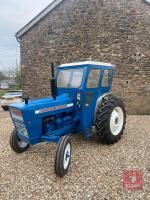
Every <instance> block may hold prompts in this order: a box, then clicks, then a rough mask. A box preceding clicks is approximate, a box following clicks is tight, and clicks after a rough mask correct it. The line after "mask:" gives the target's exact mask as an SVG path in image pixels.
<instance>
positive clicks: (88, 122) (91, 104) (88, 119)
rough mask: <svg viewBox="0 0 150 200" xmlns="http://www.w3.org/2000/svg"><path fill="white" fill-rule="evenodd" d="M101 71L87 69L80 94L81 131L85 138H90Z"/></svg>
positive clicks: (98, 69)
mask: <svg viewBox="0 0 150 200" xmlns="http://www.w3.org/2000/svg"><path fill="white" fill-rule="evenodd" d="M101 78H102V70H101V69H100V68H98V67H97V68H96V67H95V68H88V69H87V78H86V84H85V88H84V90H83V94H82V121H81V125H82V129H83V132H84V134H85V136H86V137H90V136H91V128H92V125H93V119H94V112H95V105H96V101H97V98H98V96H99V95H100V83H101Z"/></svg>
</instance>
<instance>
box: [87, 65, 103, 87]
mask: <svg viewBox="0 0 150 200" xmlns="http://www.w3.org/2000/svg"><path fill="white" fill-rule="evenodd" d="M100 74H101V70H100V69H91V70H90V72H89V77H88V81H87V88H97V87H98V84H99V79H100Z"/></svg>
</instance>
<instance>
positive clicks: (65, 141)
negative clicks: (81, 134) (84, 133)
mask: <svg viewBox="0 0 150 200" xmlns="http://www.w3.org/2000/svg"><path fill="white" fill-rule="evenodd" d="M70 162H71V140H70V137H69V136H63V137H62V138H61V139H60V141H59V143H58V146H57V151H56V156H55V166H54V168H55V173H56V175H58V176H60V177H63V176H64V175H65V174H66V173H67V172H68V169H69V166H70Z"/></svg>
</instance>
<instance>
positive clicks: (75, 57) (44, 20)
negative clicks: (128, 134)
mask: <svg viewBox="0 0 150 200" xmlns="http://www.w3.org/2000/svg"><path fill="white" fill-rule="evenodd" d="M149 2H150V1H149V0H83V1H81V0H54V1H53V3H51V4H50V5H49V6H48V7H47V8H46V9H45V10H43V11H42V12H41V13H40V14H39V15H37V16H36V17H35V18H34V19H33V20H32V21H30V22H29V23H28V24H27V25H26V26H24V27H23V28H22V29H21V30H20V31H19V32H17V34H16V37H17V40H18V41H19V42H20V50H21V71H22V87H23V92H24V93H26V94H28V95H29V96H31V97H40V96H47V95H49V94H50V67H49V64H50V63H51V62H54V63H56V64H60V63H67V62H76V61H86V60H94V61H102V62H110V63H112V64H115V65H116V70H117V72H116V78H115V81H114V84H113V89H112V90H113V92H115V93H118V94H119V95H121V96H123V97H124V98H125V101H126V105H127V109H128V112H129V113H132V114H143V113H145V114H146V113H149V114H150V3H149Z"/></svg>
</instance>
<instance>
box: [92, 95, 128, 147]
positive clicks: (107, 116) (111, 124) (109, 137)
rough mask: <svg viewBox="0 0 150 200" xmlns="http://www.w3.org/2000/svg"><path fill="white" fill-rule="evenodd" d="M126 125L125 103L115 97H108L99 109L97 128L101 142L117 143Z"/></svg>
mask: <svg viewBox="0 0 150 200" xmlns="http://www.w3.org/2000/svg"><path fill="white" fill-rule="evenodd" d="M125 123H126V109H125V106H124V104H123V101H122V100H121V99H119V98H117V97H114V96H107V97H105V98H104V100H103V101H102V104H101V105H100V106H99V107H98V110H97V113H96V121H95V128H96V131H97V135H98V136H99V138H100V140H101V141H102V142H103V143H106V144H113V143H115V142H117V141H118V140H119V139H120V138H121V135H122V134H123V130H124V128H125Z"/></svg>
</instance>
